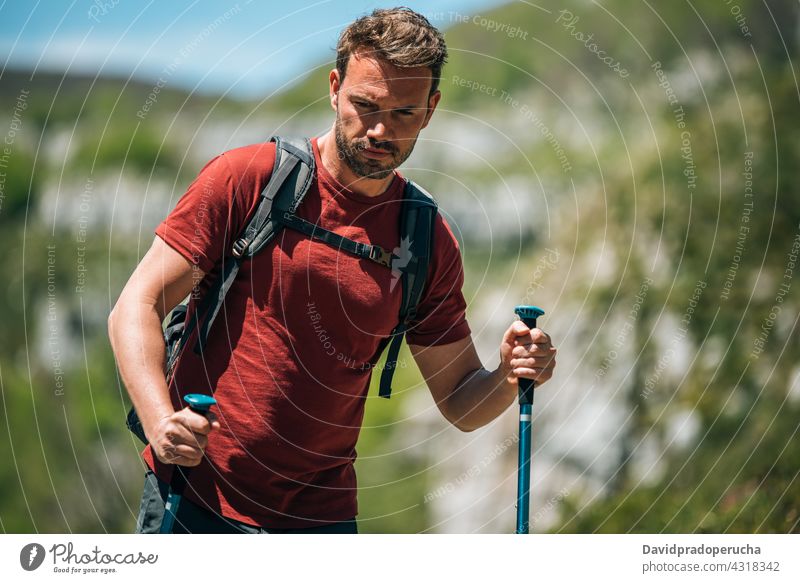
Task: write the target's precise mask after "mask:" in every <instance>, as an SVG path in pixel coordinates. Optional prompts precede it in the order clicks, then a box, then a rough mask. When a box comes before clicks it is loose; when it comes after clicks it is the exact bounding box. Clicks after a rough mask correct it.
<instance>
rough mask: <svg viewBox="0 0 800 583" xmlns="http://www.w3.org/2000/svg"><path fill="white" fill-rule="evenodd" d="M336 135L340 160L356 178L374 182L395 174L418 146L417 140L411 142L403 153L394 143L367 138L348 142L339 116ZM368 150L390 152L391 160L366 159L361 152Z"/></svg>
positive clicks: (335, 125) (335, 130)
mask: <svg viewBox="0 0 800 583" xmlns="http://www.w3.org/2000/svg"><path fill="white" fill-rule="evenodd" d="M334 135H335V137H336V153H337V155H338V156H339V159H340V160H342V161H344V163H345V164H347V166H348V167H349V168H350V170H352V171H353V173H354V174H356V176H361V177H362V178H372V179H374V180H381V179H383V178H386V177H387V176H389V175H390V174H391V173H392V172H394V169H395V168H397V167H398V166H400V164H402V163H403V162H405V161H406V160H407V159H408V157H409V156H410V155H411V152H412V151H413V150H414V144H416V139H414V140H412V141H411V146H410V147H409V148H408V149H407V150H405V151H402V150H400V149H399V148H398V147H397V146H396V145H395V144H394V143H393V142H378V141H376V140H371V139H370V138H367V137H364V138H353V139H352V140H348V138H347V136H346V135H345V133H344V125H343V124H342V120H341V118H340V117H339V116H338V114H337V116H336V123H335V124H334ZM366 148H379V149H381V150H384V151H385V152H388V153H389V154H390V155H391V158H390V159H389V160H372V159H370V158H365V157H363V156H362V154H361V152H362V150H364V149H366Z"/></svg>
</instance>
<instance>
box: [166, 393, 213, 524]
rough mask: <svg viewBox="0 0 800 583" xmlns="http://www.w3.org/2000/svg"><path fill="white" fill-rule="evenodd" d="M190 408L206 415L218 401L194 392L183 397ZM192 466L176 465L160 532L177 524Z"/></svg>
mask: <svg viewBox="0 0 800 583" xmlns="http://www.w3.org/2000/svg"><path fill="white" fill-rule="evenodd" d="M183 400H184V401H186V404H187V405H189V408H190V409H191V410H192V411H194V412H195V413H198V414H200V415H202V416H204V417H205V416H206V414H207V413H208V410H209V409H210V408H211V406H212V405H216V404H217V401H216V399H214V397H210V396H208V395H200V394H197V393H192V394H190V395H186V396H185V397H184V398H183ZM190 470H191V468H184V467H182V466H178V465H176V466H175V468H174V469H173V473H172V481H170V483H169V493H168V494H167V501H166V503H165V504H164V518H162V519H161V528H160V530H159V532H160V534H171V533H172V528H173V526H174V524H175V517H176V516H177V515H178V506H180V504H181V497H182V496H183V490H184V489H185V488H186V479H187V478H188V476H189V472H190Z"/></svg>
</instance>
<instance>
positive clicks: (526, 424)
mask: <svg viewBox="0 0 800 583" xmlns="http://www.w3.org/2000/svg"><path fill="white" fill-rule="evenodd" d="M522 321H523V322H524V323H525V325H526V326H527V327H528V328H530V329H533V328H536V318H522ZM518 383H519V450H518V451H519V459H518V462H517V468H518V470H517V472H518V473H517V531H516V532H517V534H528V532H529V530H530V515H531V508H530V493H531V412H532V410H533V388H534V386H535V383H534V381H533V380H531V379H519V381H518Z"/></svg>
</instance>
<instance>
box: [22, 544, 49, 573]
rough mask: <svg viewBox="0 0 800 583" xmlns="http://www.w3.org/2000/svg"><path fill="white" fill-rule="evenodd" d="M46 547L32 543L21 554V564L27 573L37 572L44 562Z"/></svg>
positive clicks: (23, 548)
mask: <svg viewBox="0 0 800 583" xmlns="http://www.w3.org/2000/svg"><path fill="white" fill-rule="evenodd" d="M44 554H45V553H44V547H43V546H42V545H40V544H39V543H30V544H28V545H25V546H24V547H22V550H21V551H20V552H19V564H20V565H22V568H23V569H25V570H26V571H35V570H36V569H38V568H39V567H40V566H41V564H42V562H43V561H44Z"/></svg>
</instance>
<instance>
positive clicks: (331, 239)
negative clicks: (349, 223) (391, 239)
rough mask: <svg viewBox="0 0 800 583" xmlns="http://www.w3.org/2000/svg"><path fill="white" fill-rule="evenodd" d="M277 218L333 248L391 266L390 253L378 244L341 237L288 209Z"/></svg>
mask: <svg viewBox="0 0 800 583" xmlns="http://www.w3.org/2000/svg"><path fill="white" fill-rule="evenodd" d="M278 220H279V221H280V222H281V223H282V224H283V225H284V226H285V227H289V228H290V229H294V230H295V231H300V232H301V233H303V234H305V235H308V236H309V237H310V238H312V239H316V240H317V241H321V242H323V243H326V244H327V245H330V246H331V247H334V248H335V249H339V250H341V251H346V252H347V253H350V254H351V255H355V256H357V257H361V258H362V259H369V260H370V261H373V262H375V263H378V264H379V265H383V266H384V267H389V268H391V267H392V254H391V253H390V252H389V251H387V250H386V249H384V248H383V247H381V246H379V245H369V244H367V243H359V242H358V241H354V240H353V239H348V238H347V237H342V236H341V235H337V234H336V233H334V232H333V231H329V230H328V229H326V228H324V227H320V226H319V225H317V224H315V223H312V222H310V221H307V220H305V219H301V218H300V217H298V216H297V215H295V214H292V213H291V212H288V211H286V212H284V213H282V214H281V215H280V216H279V217H278Z"/></svg>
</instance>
